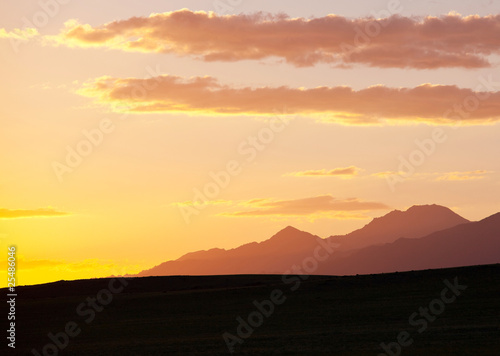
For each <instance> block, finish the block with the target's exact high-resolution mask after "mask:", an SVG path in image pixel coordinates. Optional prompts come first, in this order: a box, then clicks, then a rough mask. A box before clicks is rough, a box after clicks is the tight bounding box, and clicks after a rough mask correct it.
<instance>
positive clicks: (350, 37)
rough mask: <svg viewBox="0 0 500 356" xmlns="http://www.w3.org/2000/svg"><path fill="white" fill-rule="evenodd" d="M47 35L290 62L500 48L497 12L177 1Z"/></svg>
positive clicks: (382, 59) (405, 62)
mask: <svg viewBox="0 0 500 356" xmlns="http://www.w3.org/2000/svg"><path fill="white" fill-rule="evenodd" d="M47 39H48V40H49V42H52V43H55V44H59V45H66V46H70V47H103V48H112V49H118V50H123V51H132V52H147V53H172V54H176V55H181V56H185V55H187V56H193V57H195V58H199V59H202V60H204V61H240V60H261V59H264V58H270V57H274V58H276V57H277V58H281V59H283V60H285V61H286V62H287V63H290V64H292V65H294V66H298V67H303V66H313V65H315V64H318V63H329V64H334V65H340V66H345V65H351V64H362V65H366V66H372V67H382V68H389V67H391V68H416V69H435V68H444V67H463V68H479V67H488V66H490V65H491V64H490V63H489V61H488V56H490V55H491V54H498V53H499V52H500V15H490V16H484V17H481V16H478V15H474V16H467V17H462V16H460V15H458V14H448V15H445V16H441V17H431V16H428V17H424V18H417V17H402V16H399V15H393V16H391V17H387V18H382V19H375V18H373V17H365V18H355V19H350V18H346V17H343V16H337V15H332V14H331V15H327V16H324V17H318V18H310V19H308V18H290V17H288V16H287V15H285V14H277V15H272V14H266V13H255V14H239V15H217V14H215V13H213V12H203V11H191V10H188V9H182V10H178V11H173V12H164V13H154V14H151V15H150V16H149V17H132V18H129V19H126V20H120V21H113V22H109V23H106V24H104V25H102V26H98V27H92V26H90V25H88V24H80V23H78V21H76V20H70V21H68V22H66V24H65V27H64V29H62V30H61V32H60V33H59V34H58V35H57V36H52V37H48V38H47Z"/></svg>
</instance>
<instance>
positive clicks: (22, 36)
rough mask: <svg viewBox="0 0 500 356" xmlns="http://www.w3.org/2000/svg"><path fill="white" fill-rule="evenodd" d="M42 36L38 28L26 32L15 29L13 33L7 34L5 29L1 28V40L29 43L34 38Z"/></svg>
mask: <svg viewBox="0 0 500 356" xmlns="http://www.w3.org/2000/svg"><path fill="white" fill-rule="evenodd" d="M39 35H40V34H39V33H38V31H37V29H36V28H26V29H24V30H22V29H19V28H15V29H14V30H12V31H9V32H7V30H5V29H4V28H0V38H6V39H11V40H18V41H28V40H30V39H32V38H34V37H38V36H39Z"/></svg>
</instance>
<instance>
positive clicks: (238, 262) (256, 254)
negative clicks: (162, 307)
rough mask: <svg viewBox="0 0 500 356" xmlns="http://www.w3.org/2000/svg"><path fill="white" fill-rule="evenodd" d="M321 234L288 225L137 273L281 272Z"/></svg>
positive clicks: (306, 252) (151, 274) (306, 251)
mask: <svg viewBox="0 0 500 356" xmlns="http://www.w3.org/2000/svg"><path fill="white" fill-rule="evenodd" d="M318 240H321V238H320V237H318V236H315V235H312V234H310V233H308V232H304V231H300V230H298V229H296V228H294V227H292V226H288V227H286V228H284V229H283V230H281V231H279V232H278V233H277V234H275V235H273V236H272V237H271V238H270V239H268V240H266V241H263V242H260V243H257V242H251V243H248V244H245V245H242V246H240V247H237V248H234V249H231V250H224V249H211V250H208V251H197V252H192V253H188V254H185V255H184V256H182V257H180V258H179V259H177V260H175V261H167V262H164V263H162V264H160V265H158V266H155V267H153V268H151V269H149V270H144V271H142V272H140V273H139V274H138V276H140V277H143V276H165V275H213V274H261V273H262V274H269V273H278V274H280V273H283V272H284V271H286V270H288V269H289V268H290V266H292V265H293V264H295V263H297V261H301V260H302V258H303V256H307V255H309V254H311V253H312V251H313V250H314V248H315V247H316V246H318Z"/></svg>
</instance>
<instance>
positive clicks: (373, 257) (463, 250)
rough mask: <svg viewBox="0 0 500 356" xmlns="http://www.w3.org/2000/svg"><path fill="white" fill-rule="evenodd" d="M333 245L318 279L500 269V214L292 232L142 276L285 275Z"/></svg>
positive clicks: (417, 216)
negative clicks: (330, 232)
mask: <svg viewBox="0 0 500 356" xmlns="http://www.w3.org/2000/svg"><path fill="white" fill-rule="evenodd" d="M325 245H327V246H329V248H330V249H331V248H332V246H335V248H334V251H333V253H332V254H330V255H329V258H328V260H326V261H325V262H321V263H318V268H317V269H315V270H314V271H313V272H311V273H312V274H359V273H381V272H395V271H405V270H415V269H429V268H442V267H458V266H468V265H476V264H488V263H498V262H500V250H499V246H500V213H499V214H495V215H493V216H491V217H489V218H486V219H483V220H481V221H479V222H469V221H468V220H467V219H464V218H462V217H461V216H459V215H457V214H456V213H454V212H453V211H451V210H450V209H448V208H446V207H443V206H439V205H421V206H413V207H411V208H409V209H408V210H406V211H399V210H395V211H392V212H390V213H388V214H386V215H384V216H382V217H380V218H375V219H373V220H372V221H371V222H370V223H369V224H367V225H366V226H364V227H363V228H361V229H359V230H356V231H353V232H352V233H350V234H347V235H343V236H331V237H329V238H327V239H322V238H320V237H318V236H316V235H312V234H310V233H308V232H305V231H300V230H298V229H296V228H294V227H292V226H287V227H286V228H284V229H283V230H281V231H279V232H278V233H276V234H275V235H273V236H272V237H271V238H269V239H268V240H265V241H262V242H251V243H248V244H244V245H242V246H239V247H237V248H234V249H229V250H225V249H220V248H213V249H210V250H204V251H196V252H190V253H187V254H185V255H183V256H182V257H180V258H178V259H177V260H171V261H167V262H164V263H161V264H160V265H158V266H155V267H153V268H151V269H147V270H144V271H142V272H140V273H139V274H137V275H136V276H139V277H143V276H168V275H226V274H283V273H289V271H290V269H291V267H292V266H294V265H301V264H302V262H303V261H305V260H306V259H310V258H311V256H314V251H316V250H317V249H318V246H325ZM323 255H324V253H323ZM294 273H295V272H294ZM296 273H300V272H296ZM304 273H305V272H304Z"/></svg>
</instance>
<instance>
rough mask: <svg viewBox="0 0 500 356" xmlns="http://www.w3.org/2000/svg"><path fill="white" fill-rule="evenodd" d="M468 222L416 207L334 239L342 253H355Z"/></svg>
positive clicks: (434, 209)
mask: <svg viewBox="0 0 500 356" xmlns="http://www.w3.org/2000/svg"><path fill="white" fill-rule="evenodd" d="M468 222H469V220H467V219H464V218H463V217H461V216H460V215H458V214H456V213H455V212H453V211H452V210H451V209H449V208H447V207H444V206H441V205H437V204H430V205H413V206H412V207H410V208H408V209H407V210H405V211H401V210H393V211H391V212H390V213H388V214H386V215H384V216H382V217H379V218H375V219H373V220H372V221H371V222H370V223H368V224H367V225H365V226H364V227H363V228H361V229H359V230H356V231H353V232H351V233H350V234H348V235H345V236H333V238H334V239H337V241H338V242H340V243H341V249H355V248H362V247H366V246H370V245H377V244H384V243H390V242H394V241H395V240H397V239H398V238H400V237H406V238H418V237H422V236H425V235H428V234H430V233H432V232H434V231H439V230H444V229H447V228H450V227H453V226H456V225H460V224H465V223H468Z"/></svg>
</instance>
